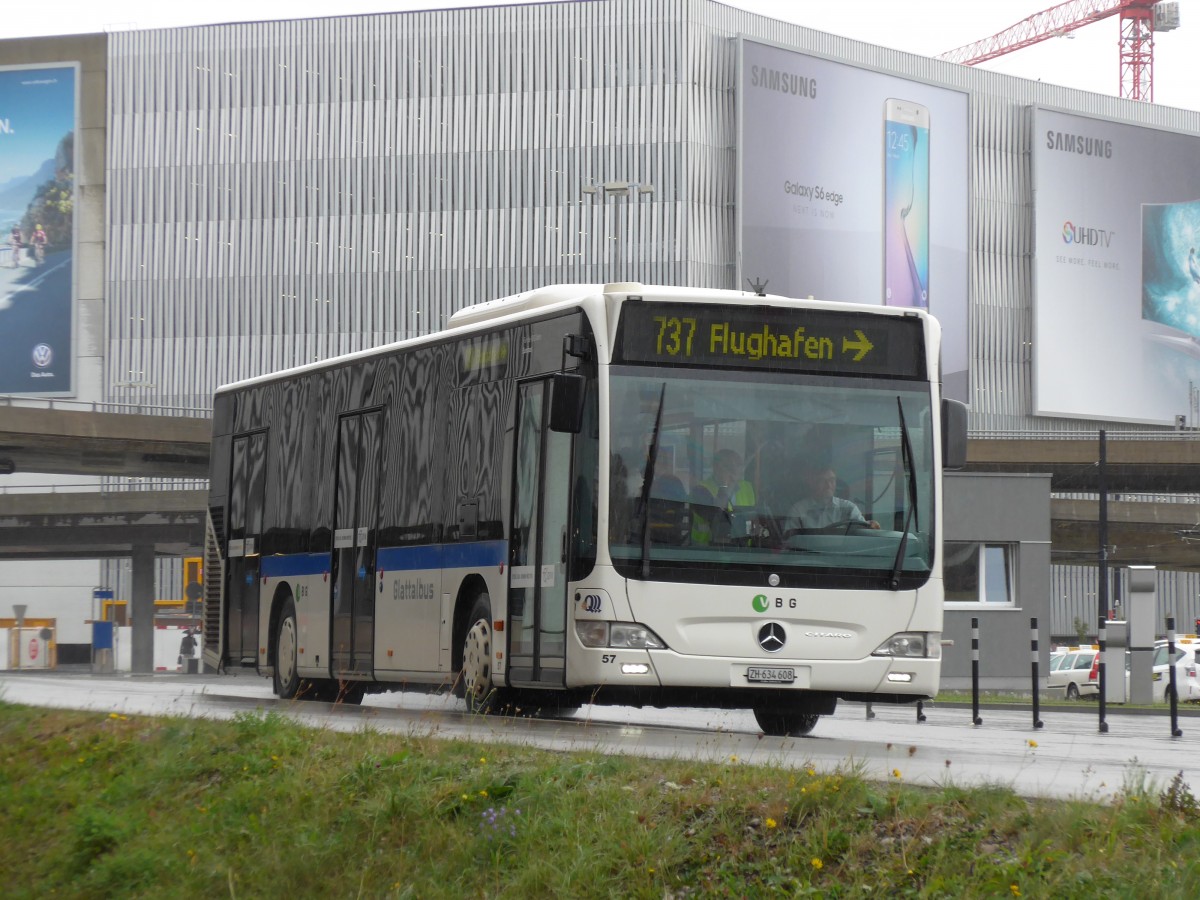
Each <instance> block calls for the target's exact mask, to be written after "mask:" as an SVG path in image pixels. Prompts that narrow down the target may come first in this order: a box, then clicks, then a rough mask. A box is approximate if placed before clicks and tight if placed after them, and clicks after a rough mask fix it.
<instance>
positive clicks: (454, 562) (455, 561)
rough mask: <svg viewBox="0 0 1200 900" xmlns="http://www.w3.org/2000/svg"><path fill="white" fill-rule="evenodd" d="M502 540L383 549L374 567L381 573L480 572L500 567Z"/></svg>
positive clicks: (503, 551)
mask: <svg viewBox="0 0 1200 900" xmlns="http://www.w3.org/2000/svg"><path fill="white" fill-rule="evenodd" d="M507 552H508V543H507V542H506V541H481V542H477V543H469V544H430V545H425V546H422V547H385V548H383V549H382V550H380V551H379V554H378V556H377V558H376V565H377V566H378V567H379V568H380V569H382V570H383V571H385V572H408V571H416V570H429V569H483V568H487V567H489V566H501V565H503V564H504V560H505V556H506V554H507Z"/></svg>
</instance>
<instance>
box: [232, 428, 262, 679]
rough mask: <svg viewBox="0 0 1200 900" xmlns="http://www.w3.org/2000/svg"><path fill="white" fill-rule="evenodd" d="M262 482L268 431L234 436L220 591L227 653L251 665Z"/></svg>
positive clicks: (255, 650)
mask: <svg viewBox="0 0 1200 900" xmlns="http://www.w3.org/2000/svg"><path fill="white" fill-rule="evenodd" d="M266 485H267V433H266V432H265V431H259V432H255V433H253V434H244V435H241V436H239V437H235V438H234V439H233V461H232V466H231V468H230V484H229V544H228V546H227V547H226V558H227V559H228V567H227V568H228V579H229V580H228V582H227V587H226V591H225V597H226V602H227V606H226V609H227V611H228V616H227V618H226V632H225V634H226V646H227V659H228V660H229V661H230V662H232V663H233V664H234V665H238V664H242V665H254V664H255V663H256V661H257V659H258V599H259V598H258V594H259V590H258V584H259V578H258V575H259V560H260V556H259V553H260V551H261V549H262V548H261V547H260V546H259V544H260V542H261V540H262V531H263V506H264V504H265V502H266Z"/></svg>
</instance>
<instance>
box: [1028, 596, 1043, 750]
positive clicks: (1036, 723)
mask: <svg viewBox="0 0 1200 900" xmlns="http://www.w3.org/2000/svg"><path fill="white" fill-rule="evenodd" d="M1029 632H1030V638H1029V647H1030V651H1029V653H1030V658H1031V659H1032V663H1031V666H1030V670H1031V672H1032V675H1033V727H1034V728H1035V729H1036V728H1041V727H1042V720H1041V718H1040V717H1039V716H1038V626H1037V616H1034V617H1033V618H1031V619H1030V620H1029Z"/></svg>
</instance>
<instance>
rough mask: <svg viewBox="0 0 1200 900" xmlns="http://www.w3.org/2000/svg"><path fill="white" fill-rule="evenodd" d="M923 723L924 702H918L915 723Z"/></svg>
mask: <svg viewBox="0 0 1200 900" xmlns="http://www.w3.org/2000/svg"><path fill="white" fill-rule="evenodd" d="M924 721H925V701H924V700H918V701H917V722H924Z"/></svg>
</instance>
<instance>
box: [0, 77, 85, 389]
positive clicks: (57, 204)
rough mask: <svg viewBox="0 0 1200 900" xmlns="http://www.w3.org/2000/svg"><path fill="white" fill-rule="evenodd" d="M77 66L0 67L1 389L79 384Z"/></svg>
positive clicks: (68, 386) (67, 386)
mask: <svg viewBox="0 0 1200 900" xmlns="http://www.w3.org/2000/svg"><path fill="white" fill-rule="evenodd" d="M78 72H79V67H78V65H76V64H68V65H53V66H36V67H32V66H27V67H0V394H22V395H42V396H64V395H69V394H71V393H73V388H74V385H73V379H74V367H73V357H74V322H75V304H74V294H75V291H74V265H73V258H74V249H75V170H76V166H75V134H76V123H77V121H78V117H77V97H78V82H79V79H78Z"/></svg>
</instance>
